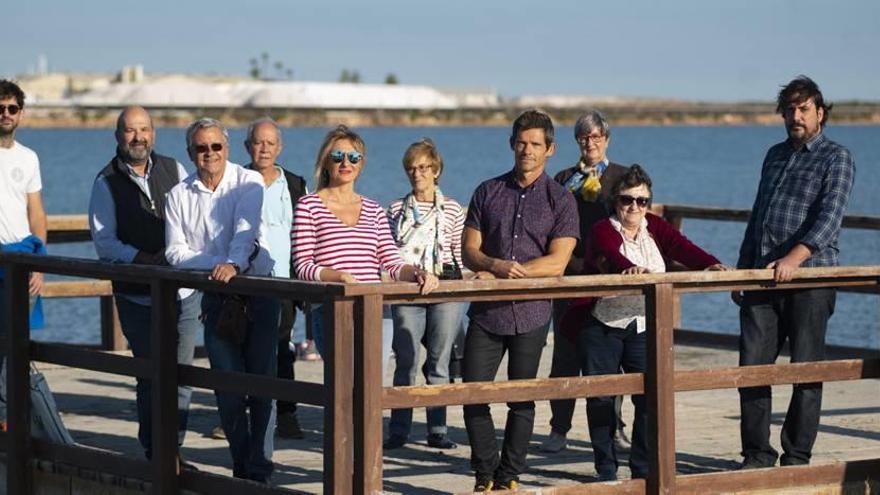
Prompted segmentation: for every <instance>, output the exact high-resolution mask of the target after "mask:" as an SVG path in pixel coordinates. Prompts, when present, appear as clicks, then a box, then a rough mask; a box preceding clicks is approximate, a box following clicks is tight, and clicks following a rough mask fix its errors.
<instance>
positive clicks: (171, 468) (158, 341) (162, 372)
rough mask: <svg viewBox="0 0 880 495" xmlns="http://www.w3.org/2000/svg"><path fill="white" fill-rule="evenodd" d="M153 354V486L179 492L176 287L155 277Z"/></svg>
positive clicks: (160, 491)
mask: <svg viewBox="0 0 880 495" xmlns="http://www.w3.org/2000/svg"><path fill="white" fill-rule="evenodd" d="M150 294H151V296H152V301H151V303H152V313H151V314H150V318H151V322H150V323H151V325H150V353H151V354H150V355H151V357H152V359H151V361H152V365H153V370H152V371H153V372H152V373H151V381H152V402H153V407H152V411H151V413H152V421H153V438H152V442H153V446H152V447H153V458H152V464H153V480H152V482H153V489H152V493H154V494H157V495H158V494H163V493H177V492H178V485H179V480H178V478H177V475H178V472H177V454H178V452H177V449H178V446H177V429H178V419H177V287H176V285H175V284H173V283H171V282H167V281H164V280H156V279H154V280H153V281H152V283H151V285H150Z"/></svg>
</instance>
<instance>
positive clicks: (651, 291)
mask: <svg viewBox="0 0 880 495" xmlns="http://www.w3.org/2000/svg"><path fill="white" fill-rule="evenodd" d="M674 308H675V292H674V290H673V287H672V284H656V285H653V286H650V287H647V288H646V289H645V309H646V312H645V318H646V324H647V327H648V328H647V331H648V363H647V364H648V366H647V371H646V373H645V402H646V405H647V409H648V411H647V413H648V431H647V440H648V456H649V468H648V479H647V480H646V481H647V484H646V493H648V494H651V495H656V494H671V493H675V349H674V347H673V339H672V330H673V326H672V324H673V320H674Z"/></svg>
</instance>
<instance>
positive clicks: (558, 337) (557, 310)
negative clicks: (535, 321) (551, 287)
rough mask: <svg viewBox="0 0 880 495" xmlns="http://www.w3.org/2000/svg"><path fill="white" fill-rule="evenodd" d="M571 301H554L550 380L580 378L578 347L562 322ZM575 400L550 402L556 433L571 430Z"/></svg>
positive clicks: (552, 422)
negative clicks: (561, 326) (569, 339)
mask: <svg viewBox="0 0 880 495" xmlns="http://www.w3.org/2000/svg"><path fill="white" fill-rule="evenodd" d="M569 301H570V300H569V299H557V300H554V301H553V362H552V364H551V365H550V378H560V377H564V376H579V375H580V374H581V358H580V356H579V355H578V350H577V347H576V346H574V345H571V343H570V342H568V341H567V339H566V337H565V336H564V335H563V334H562V329H561V328H560V322H561V321H562V315H563V314H564V313H565V309H566V308H567V307H568V303H569ZM574 406H575V399H557V400H551V401H550V412H551V413H552V414H551V416H550V428H552V429H553V431H555V432H556V433H559V434H562V435H565V434H567V433H568V430H570V429H571V418H572V416H574Z"/></svg>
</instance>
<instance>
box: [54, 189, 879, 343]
mask: <svg viewBox="0 0 880 495" xmlns="http://www.w3.org/2000/svg"><path fill="white" fill-rule="evenodd" d="M652 210H653V212H654V213H656V214H658V215H661V216H663V217H664V218H665V219H666V220H667V221H669V222H670V223H672V224H673V225H674V226H675V227H676V228H678V229H679V230H681V227H682V225H683V221H684V219H687V218H690V219H695V220H697V219H699V220H718V221H733V222H745V221H747V220H748V219H749V213H750V210H747V209H733V208H715V207H708V206H689V205H671V204H659V203H658V204H655V205H653V206H652ZM843 227H844V228H848V229H868V230H880V217H876V216H865V215H847V216H845V217H844V219H843ZM90 240H91V234H90V232H89V223H88V217H87V216H86V215H52V216H50V217H49V243H65V242H84V241H90ZM845 290H847V291H850V292H864V291H865V288H863V287H854V288H849V289H845ZM43 296H44V297H48V298H70V297H98V298H100V330H101V333H100V343H99V344H98V348H100V349H105V350H112V351H119V350H124V349H126V348H127V343H126V341H125V337H124V336H123V335H122V330H121V327H120V325H119V317H118V316H117V314H116V305H115V304H114V303H113V292H112V289H111V287H110V282H109V281H106V280H91V281H74V282H49V283H47V284H46V287H45V289H44V291H43ZM674 321H675V326H676V328H679V327H680V322H681V311H680V305H679V304H678V301H677V300H676V305H675V314H674ZM681 333H682V335H681V336H682V337H686V338H687V339H689V340H693V341H695V342H703V343H722V344H725V343H726V344H728V345H729V344H730V339H725V338H724V336H723V335H720V334H716V333H710V332H706V331H703V330H687V331H684V332H681ZM835 349H838V350H840V351H842V352H844V353H851V351H853V350H854V349H851V348H846V347H843V346H835Z"/></svg>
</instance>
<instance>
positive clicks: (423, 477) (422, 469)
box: [38, 334, 880, 494]
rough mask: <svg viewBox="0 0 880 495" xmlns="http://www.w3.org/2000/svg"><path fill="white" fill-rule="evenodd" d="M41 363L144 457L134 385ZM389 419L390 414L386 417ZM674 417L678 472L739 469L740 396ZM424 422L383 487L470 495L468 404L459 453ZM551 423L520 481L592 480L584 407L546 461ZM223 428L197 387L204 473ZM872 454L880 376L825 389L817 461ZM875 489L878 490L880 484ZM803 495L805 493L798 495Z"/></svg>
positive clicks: (317, 444)
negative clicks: (439, 444) (430, 437)
mask: <svg viewBox="0 0 880 495" xmlns="http://www.w3.org/2000/svg"><path fill="white" fill-rule="evenodd" d="M551 351H552V334H551V337H550V339H549V341H548V345H547V347H546V348H545V350H544V356H543V359H542V361H541V370H540V372H539V376H540V377H546V376H547V375H548V374H549V370H550V361H551V354H552V352H551ZM783 359H785V358H781V360H780V361H782V360H783ZM736 364H737V353H736V351H733V350H723V349H711V348H705V347H693V346H682V345H678V346H676V369H677V370H685V369H705V368H717V367H730V366H736ZM196 365H198V366H208V364H207V360H205V359H201V360H197V362H196ZM38 366H39V368H40V370H41V371H43V373H45V375H46V377H47V379H48V382H49V384H50V386H51V387H52V389H53V391H54V393H55V397H56V400H57V401H58V404H59V408H60V409H61V411H62V413H63V417H64V421H65V423H66V424H67V426H68V428H69V429H70V430H71V433H72V434H73V437H74V438H75V440H76V441H77V442H79V443H82V444H85V445H88V446H92V447H97V448H101V449H106V450H108V451H112V452H118V453H124V454H126V455H129V456H133V457H138V456H140V455H141V449H140V446H139V444H138V442H137V438H136V435H137V418H136V412H135V402H134V379H132V378H128V377H123V376H117V375H109V374H102V373H96V372H91V371H86V370H78V369H70V368H66V367H62V366H57V365H50V364H43V365H40V364H38ZM392 366H393V361H392ZM504 369H505V365H504V364H503V363H502V366H501V372H500V374H499V379H504ZM296 372H297V377H298V379H300V380H305V381H312V382H321V381H322V380H323V366H322V363H320V362H298V363H297V364H296ZM386 379H390V372H389V373H386ZM790 391H791V386H790V385H784V386H775V387H773V392H774V403H773V426H772V438H771V441H772V443H773V444H774V445H775V446H776V447H777V448H779V430H780V428H781V422H782V418H783V417H784V414H785V409H786V407H787V404H788V398H789V396H790ZM388 413H389V411H385V417H386V418H387V416H388ZM505 414H506V406H505V405H504V404H496V405H493V415H494V418H495V423H496V428H498V431H499V435H500V433H501V430H502V429H503V425H504V415H505ZM675 415H676V425H677V431H676V450H677V470H678V472H679V473H682V474H689V473H703V472H716V471H725V470H732V469H735V467H736V466H737V462H738V461H739V459H740V456H739V429H738V424H739V423H738V422H739V402H738V396H737V393H736V391H735V390H712V391H703V392H688V393H680V394H678V395H677V396H676V411H675ZM624 417H625V419H626V418H631V417H632V406H631V404H630V403H629V402H628V401H627V402H625V406H624ZM299 419H300V422H301V424H302V426H303V428H304V430H305V431H306V438H305V439H304V440H286V439H280V438H277V437H276V441H275V442H276V443H275V457H274V460H275V461H276V473H275V476H274V478H273V483H274V484H276V485H278V486H284V487H288V488H291V489H293V490H295V491H297V492H302V493H320V492H321V489H322V474H323V465H322V463H323V458H322V449H323V443H322V430H323V424H324V423H323V413H322V409H321V408H318V407H312V406H301V407H300V411H299ZM424 419H425V417H424V410H423V409H422V410H416V412H415V415H414V421H415V424H414V431H413V435H412V436H411V440H413V441H414V443H412V444H409V445H407V446H406V447H404V448H402V449H397V450H393V451H389V452H386V453H385V456H384V483H383V488H384V490H385V491H386V493H403V494H441V493H467V492H469V491H470V489H471V488H472V486H473V477H472V476H473V475H472V472H471V470H470V467H469V463H468V459H469V455H470V449H469V447H468V445H467V435H466V433H465V430H464V423H463V420H462V409H461V406H452V407H449V409H448V423H449V428H450V436H451V438H452V439H453V440H455V441H456V442H458V443H459V444H460V446H459V447H458V449H455V450H451V451H439V450H436V449H430V448H428V447H427V445H426V443H425V441H424V437H425V423H424ZM549 419H550V408H549V405H548V403H547V402H546V401H543V402H538V403H537V411H536V421H535V433H534V436H533V437H532V445H531V447H530V449H529V458H528V463H529V469H528V471H527V472H526V473H525V474H524V475H523V476H522V484H523V486H524V488H526V489H532V490H540V489H542V488H544V489H546V488H547V487H550V486H558V487H564V486H565V485H576V484H580V483H588V482H590V481H592V480H593V476H594V475H595V472H594V470H593V465H592V450H591V448H590V443H589V437H588V434H587V431H586V414H585V411H584V401H583V400H579V401H578V405H577V408H576V410H575V416H574V421H573V423H574V427H573V429H572V431H571V433H570V434H569V439H570V441H569V447H568V449H567V450H565V451H563V452H562V453H559V454H553V455H548V454H543V453H541V452H540V451H539V449H538V446H539V445H540V443H541V441H543V440H544V439H545V438H546V436H547V435H548V434H549V432H550V428H549V424H548V422H549ZM218 423H219V418H218V416H217V412H216V407H215V402H214V396H213V393H212V392H210V391H207V390H201V389H196V390H195V391H194V393H193V404H192V407H191V410H190V423H189V428H190V429H189V432H188V434H187V438H186V442H185V444H184V446H183V448H182V452H183V455H184V456H186V458H187V459H188V460H189V461H191V462H192V463H194V464H195V465H196V466H198V468H199V469H200V470H202V471H207V472H212V473H218V474H225V475H230V474H231V461H230V457H229V453H228V450H227V443H226V441H225V440H217V439H213V438H210V437H209V433H210V431H211V429H212V428H213V427H214V426H216V425H217V424H218ZM871 458H880V380H876V379H874V380H860V381H845V382H834V383H828V384H826V385H825V394H824V402H823V414H822V420H821V426H820V429H819V437H818V440H817V442H816V446H815V448H814V463H826V462H833V461H841V460H857V459H871ZM619 474H620V475H621V478H622V479H626V478H628V476H629V473H628V470H627V469H626V467H625V465H624V466H622V468H621V471H620V473H619ZM875 489H877V490H880V487H875ZM785 493H795V492H785ZM796 493H804V492H803V490H797V491H796ZM822 493H825V492H822ZM829 493H837V492H829ZM862 493H864V492H862Z"/></svg>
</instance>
